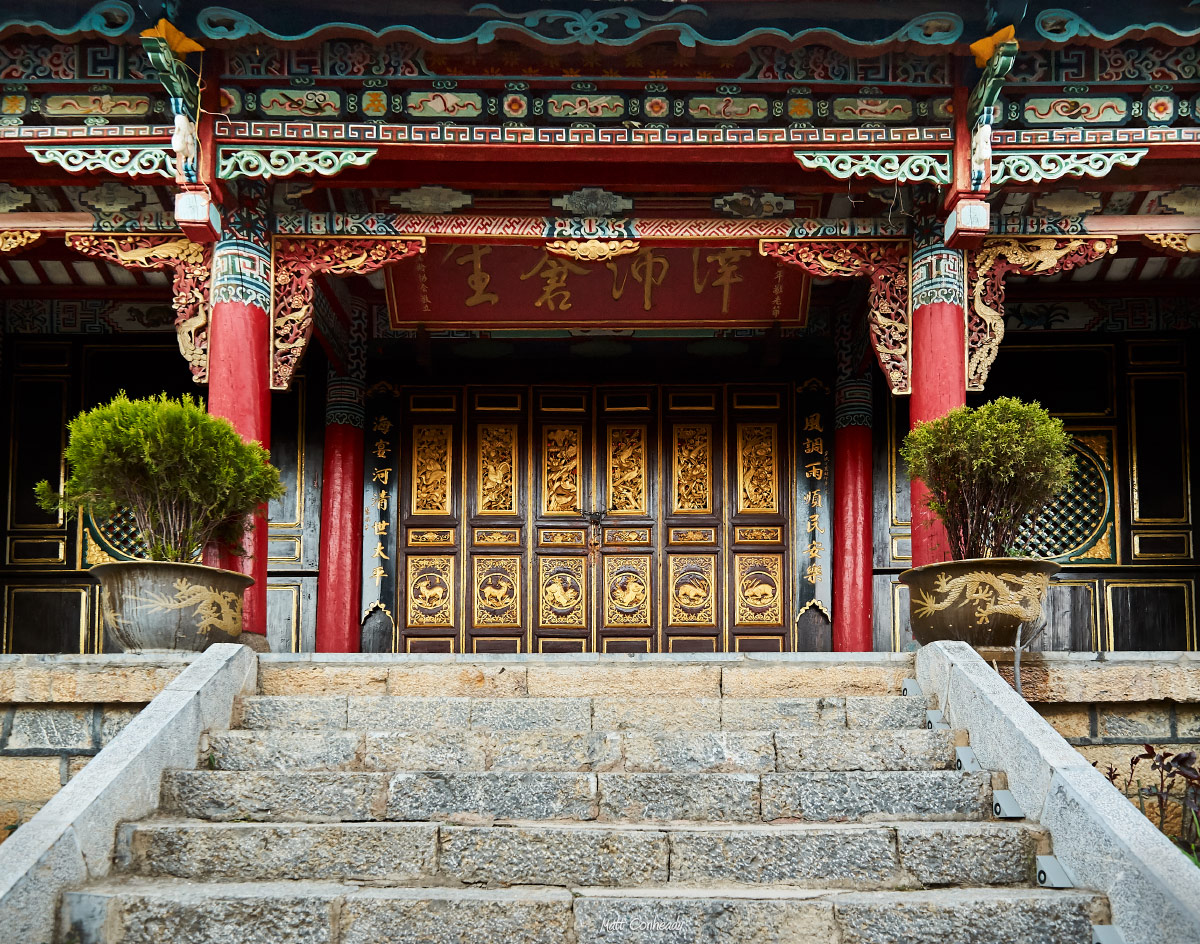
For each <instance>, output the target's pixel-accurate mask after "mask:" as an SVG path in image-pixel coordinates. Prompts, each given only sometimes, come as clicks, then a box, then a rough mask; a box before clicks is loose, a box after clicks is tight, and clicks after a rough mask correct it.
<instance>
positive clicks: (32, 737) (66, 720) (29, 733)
mask: <svg viewBox="0 0 1200 944" xmlns="http://www.w3.org/2000/svg"><path fill="white" fill-rule="evenodd" d="M92 713H93V709H92V708H54V707H50V706H48V705H37V706H36V707H35V706H28V707H25V706H19V707H17V708H16V710H14V711H13V718H12V730H11V732H10V733H9V735H8V743H7V744H6V745H5V746H6V747H7V749H9V750H28V749H30V748H42V749H53V750H59V751H72V750H87V749H89V748H92V747H95V746H96V745H95V744H94V743H93V738H92Z"/></svg>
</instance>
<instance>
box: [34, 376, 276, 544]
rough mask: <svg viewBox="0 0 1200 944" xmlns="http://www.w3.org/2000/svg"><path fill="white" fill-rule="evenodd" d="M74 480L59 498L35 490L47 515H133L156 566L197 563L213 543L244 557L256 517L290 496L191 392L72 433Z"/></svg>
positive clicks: (135, 404) (262, 453) (116, 404)
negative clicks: (120, 510) (254, 514)
mask: <svg viewBox="0 0 1200 944" xmlns="http://www.w3.org/2000/svg"><path fill="white" fill-rule="evenodd" d="M68 431H69V434H70V439H69V442H68V444H67V452H66V458H67V465H68V468H69V471H70V476H69V477H68V479H67V482H66V487H65V488H64V489H63V493H62V494H61V495H59V494H58V493H56V492H55V491H54V489H52V488H51V487H50V483H49V482H45V481H42V482H39V483H38V484H37V486H36V488H35V489H34V491H35V493H36V494H37V499H38V503H39V504H40V505H41V506H42V507H43V508H44V509H46V510H47V511H57V510H59V509H63V510H65V511H66V512H67V513H68V514H70V513H71V512H72V511H74V510H75V509H76V508H77V507H79V506H83V507H84V508H86V509H87V510H88V511H89V512H90V513H91V514H92V515H93V516H94V517H96V518H98V519H103V518H107V517H108V516H109V515H111V514H112V513H113V511H115V510H116V509H117V508H118V507H122V506H123V507H125V508H128V509H129V510H130V511H132V513H133V516H134V519H135V520H136V522H137V526H138V529H139V530H140V531H141V534H142V538H143V540H144V541H145V542H146V547H147V548H148V550H149V554H150V559H151V560H161V561H183V562H187V561H191V560H194V559H195V557H196V555H197V554H199V553H200V551H201V550H203V549H204V547H205V546H206V545H209V544H213V545H217V546H220V547H223V548H225V549H227V550H230V551H232V552H233V553H236V554H240V553H242V539H243V536H244V535H245V532H246V528H247V526H248V524H249V515H250V514H251V513H252V512H253V511H254V510H255V509H257V508H258V507H259V506H260V505H262V504H264V503H266V502H268V501H270V500H271V499H272V498H278V497H279V496H280V495H282V494H283V493H284V491H285V490H284V487H283V485H282V484H281V483H280V481H279V471H278V470H277V469H276V468H274V467H273V466H272V465H271V464H270V455H269V454H268V453H267V450H265V449H264V448H263V447H262V446H261V445H259V444H258V443H256V442H251V443H247V442H246V441H245V440H243V439H242V437H241V436H239V435H238V434H237V432H236V431H235V430H234V428H233V426H232V425H231V424H230V423H229V421H228V420H224V419H221V418H219V417H216V416H211V415H209V414H208V413H207V412H205V409H204V404H203V402H196V401H195V400H193V399H192V398H191V397H190V396H188V395H187V394H185V395H184V396H183V397H182V398H180V399H178V400H175V399H172V398H171V397H168V396H167V395H166V394H160V395H159V396H156V397H150V398H149V399H146V400H130V399H129V398H128V397H127V396H126V395H125V392H124V391H122V392H121V393H119V394H117V396H116V397H114V398H113V400H112V402H111V403H105V404H103V405H101V406H98V407H95V408H94V409H91V410H88V411H86V412H84V413H80V414H79V415H78V416H77V417H75V419H73V420H71V423H70V426H69V427H68Z"/></svg>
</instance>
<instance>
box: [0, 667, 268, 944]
mask: <svg viewBox="0 0 1200 944" xmlns="http://www.w3.org/2000/svg"><path fill="white" fill-rule="evenodd" d="M180 661H181V663H183V665H186V666H187V667H186V668H183V670H182V671H180V672H178V673H177V676H178V677H176V678H174V680H173V681H170V682H169V684H167V686H166V688H165V690H164V691H162V692H161V693H159V694H158V695H156V696H155V697H154V700H153V701H152V702H151V703H150V704H149V705H148V706H147V707H146V708H145V710H143V711H142V712H141V713H140V714H139V715H138V716H137V717H136V718H135V719H133V721H131V722H130V723H129V725H128V726H126V728H125V729H124V730H123V731H122V732H121V733H120V734H118V735H117V736H116V737H115V738H113V740H112V742H111V743H109V745H108V746H107V747H105V748H104V749H103V750H102V751H101V752H100V753H99V754H98V755H96V757H95V758H94V759H93V760H92V761H91V763H89V764H88V765H87V766H86V767H85V768H84V769H83V770H82V771H80V773H79V775H78V776H77V777H75V778H74V779H73V780H71V781H70V783H68V784H67V785H66V786H65V787H63V789H61V790H59V791H58V793H57V794H55V796H54V797H53V798H52V799H51V800H50V801H49V802H48V803H47V804H46V805H45V806H44V807H42V809H41V810H40V811H39V812H38V813H37V814H36V815H35V816H34V817H33V819H31V820H30V821H29V822H28V823H26V824H25V825H24V826H22V827H21V828H20V829H18V830H17V831H16V832H15V833H14V834H13V836H12V838H11V839H9V840H8V841H7V842H5V843H4V845H3V846H0V927H2V928H4V933H5V935H6V936H8V937H9V938H10V939H11V940H14V941H17V940H19V941H31V942H37V941H50V940H53V939H54V925H55V913H56V911H57V908H58V901H59V896H60V893H61V892H62V890H63V889H64V888H67V887H70V886H73V885H79V884H81V883H83V882H84V881H86V880H88V879H94V878H99V877H103V876H105V875H107V874H108V872H109V869H110V868H111V867H112V863H113V848H114V844H115V840H116V827H117V824H118V823H120V822H122V821H125V820H133V819H138V818H140V817H143V816H147V815H149V814H150V813H151V812H153V811H154V810H155V809H156V808H157V806H158V801H159V790H160V785H161V782H162V773H163V771H164V770H165V769H168V768H178V767H194V766H195V764H196V760H197V756H198V754H197V751H198V748H199V741H200V734H201V732H203V731H205V730H209V729H214V730H220V729H224V728H226V727H228V725H229V721H230V718H231V717H232V714H233V702H234V698H235V697H236V696H237V695H239V694H241V693H243V692H245V691H247V690H252V687H253V684H254V680H255V677H256V668H257V663H256V660H255V657H254V654H253V653H252V652H250V650H249V649H246V648H245V647H243V646H237V645H229V644H218V645H216V646H212V647H211V648H210V649H209V650H208V651H207V652H205V653H203V654H202V655H200V656H199V657H196V658H194V660H192V661H191V663H190V665H187V661H188V660H180ZM181 668H182V666H181ZM105 700H107V699H105Z"/></svg>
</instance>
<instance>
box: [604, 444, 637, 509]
mask: <svg viewBox="0 0 1200 944" xmlns="http://www.w3.org/2000/svg"><path fill="white" fill-rule="evenodd" d="M608 513H609V514H610V515H644V514H646V427H645V426H610V427H609V428H608Z"/></svg>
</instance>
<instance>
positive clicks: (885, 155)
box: [794, 151, 950, 184]
mask: <svg viewBox="0 0 1200 944" xmlns="http://www.w3.org/2000/svg"><path fill="white" fill-rule="evenodd" d="M794 153H795V157H796V160H798V161H799V162H800V164H801V165H802V166H803V167H806V168H808V169H809V170H823V171H825V172H826V173H827V174H829V175H830V176H831V177H836V178H837V179H838V180H849V179H850V178H851V177H874V178H875V179H876V180H883V181H887V182H889V183H890V182H892V181H897V182H899V183H902V184H906V183H916V182H917V181H923V180H928V181H932V182H933V183H936V184H948V183H950V153H949V152H948V151H945V152H935V153H913V152H908V151H879V152H875V153H867V152H863V151H796V152H794Z"/></svg>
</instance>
